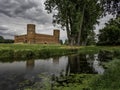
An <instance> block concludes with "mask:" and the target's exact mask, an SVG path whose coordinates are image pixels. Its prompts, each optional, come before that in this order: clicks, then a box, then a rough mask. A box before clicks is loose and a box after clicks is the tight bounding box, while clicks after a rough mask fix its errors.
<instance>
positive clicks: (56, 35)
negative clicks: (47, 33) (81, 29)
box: [54, 29, 60, 43]
mask: <svg viewBox="0 0 120 90" xmlns="http://www.w3.org/2000/svg"><path fill="white" fill-rule="evenodd" d="M54 37H55V42H56V43H59V38H60V31H59V30H57V29H55V30H54Z"/></svg>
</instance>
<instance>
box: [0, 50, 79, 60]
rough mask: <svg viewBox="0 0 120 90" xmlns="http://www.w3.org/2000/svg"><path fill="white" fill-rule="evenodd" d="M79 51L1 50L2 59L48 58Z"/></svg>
mask: <svg viewBox="0 0 120 90" xmlns="http://www.w3.org/2000/svg"><path fill="white" fill-rule="evenodd" d="M77 52H78V49H40V50H32V49H30V50H12V49H11V50H4V49H3V50H2V49H1V50H0V59H31V58H48V57H51V56H62V55H67V54H72V53H77Z"/></svg>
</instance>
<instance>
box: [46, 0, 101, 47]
mask: <svg viewBox="0 0 120 90" xmlns="http://www.w3.org/2000/svg"><path fill="white" fill-rule="evenodd" d="M45 9H46V10H47V11H48V13H52V12H54V11H57V13H55V14H54V15H53V23H54V24H59V25H61V27H62V28H63V29H66V31H67V37H68V44H69V45H77V44H80V42H82V43H86V39H87V37H88V35H89V32H93V31H92V30H93V29H94V24H96V22H97V19H98V18H99V16H100V15H101V14H102V10H101V7H100V3H98V1H97V0H74V1H73V0H46V1H45ZM82 43H81V44H82Z"/></svg>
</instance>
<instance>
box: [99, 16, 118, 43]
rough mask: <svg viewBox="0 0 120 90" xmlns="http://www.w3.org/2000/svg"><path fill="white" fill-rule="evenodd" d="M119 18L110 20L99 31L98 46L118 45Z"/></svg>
mask: <svg viewBox="0 0 120 90" xmlns="http://www.w3.org/2000/svg"><path fill="white" fill-rule="evenodd" d="M119 22H120V18H119V17H118V18H116V19H115V20H113V19H112V20H111V21H110V22H109V23H108V24H106V27H105V28H103V29H101V30H100V34H99V35H98V40H99V41H98V45H120V23H119Z"/></svg>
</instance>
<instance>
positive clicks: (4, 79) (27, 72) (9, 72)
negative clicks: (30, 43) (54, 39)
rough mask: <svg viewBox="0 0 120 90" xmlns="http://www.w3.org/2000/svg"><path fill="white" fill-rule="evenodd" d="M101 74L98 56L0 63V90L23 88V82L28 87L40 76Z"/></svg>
mask: <svg viewBox="0 0 120 90" xmlns="http://www.w3.org/2000/svg"><path fill="white" fill-rule="evenodd" d="M103 72H104V69H103V67H102V66H101V65H100V61H99V58H98V54H79V55H70V56H63V57H54V58H49V59H37V60H26V61H14V62H0V90H15V89H16V88H19V89H20V88H21V87H24V86H21V84H20V83H21V82H23V81H25V80H28V81H29V82H30V83H29V84H28V85H31V84H33V83H35V82H40V81H41V78H39V75H40V74H44V75H46V76H51V75H55V76H60V75H63V76H65V75H69V74H70V73H74V74H75V73H87V74H88V73H89V74H90V73H91V74H92V73H99V74H102V73H103ZM13 84H14V85H13ZM5 86H8V87H5Z"/></svg>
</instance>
